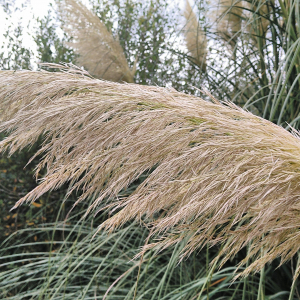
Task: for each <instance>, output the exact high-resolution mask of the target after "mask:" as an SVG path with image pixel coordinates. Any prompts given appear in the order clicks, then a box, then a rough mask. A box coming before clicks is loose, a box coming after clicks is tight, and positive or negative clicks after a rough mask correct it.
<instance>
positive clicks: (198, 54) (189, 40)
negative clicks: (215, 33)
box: [184, 0, 207, 71]
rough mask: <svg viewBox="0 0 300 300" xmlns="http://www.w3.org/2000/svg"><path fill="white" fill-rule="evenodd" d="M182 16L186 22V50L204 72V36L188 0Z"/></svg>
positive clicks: (205, 42) (205, 50)
mask: <svg viewBox="0 0 300 300" xmlns="http://www.w3.org/2000/svg"><path fill="white" fill-rule="evenodd" d="M184 16H185V18H186V21H187V29H186V31H185V40H186V45H187V48H188V50H189V52H190V54H191V56H192V57H193V58H194V60H195V63H196V64H197V65H198V66H199V67H201V69H202V70H203V71H205V70H206V56H207V40H206V35H205V33H204V32H203V30H202V28H201V26H200V24H199V22H198V21H197V17H196V15H195V13H194V11H193V9H192V7H191V5H190V3H189V1H188V0H186V4H185V11H184Z"/></svg>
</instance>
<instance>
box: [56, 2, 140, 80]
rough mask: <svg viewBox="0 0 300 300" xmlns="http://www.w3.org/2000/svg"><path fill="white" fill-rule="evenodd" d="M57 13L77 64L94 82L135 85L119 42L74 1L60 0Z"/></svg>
mask: <svg viewBox="0 0 300 300" xmlns="http://www.w3.org/2000/svg"><path fill="white" fill-rule="evenodd" d="M59 13H60V15H61V18H62V19H63V20H64V24H65V25H64V30H65V31H66V32H67V33H68V34H69V35H70V36H72V37H73V38H74V41H73V42H70V43H68V45H70V46H71V47H73V48H74V49H75V50H76V52H77V53H78V54H79V58H78V64H80V65H82V66H84V67H85V68H86V69H87V70H88V71H89V73H90V74H92V75H93V76H95V77H97V78H102V79H105V80H110V81H116V82H120V81H126V82H134V80H133V77H134V73H135V67H133V69H132V70H130V68H129V66H128V62H127V60H126V58H125V55H124V51H123V49H122V47H121V45H120V43H119V41H118V40H116V39H115V38H114V37H113V36H112V34H111V32H109V31H108V30H107V28H106V26H105V25H104V24H103V22H101V20H100V19H99V18H98V17H97V16H96V15H95V14H94V13H92V12H91V11H89V10H88V9H87V8H86V7H85V6H84V5H83V4H82V3H81V2H79V1H77V0H63V2H62V3H60V4H59Z"/></svg>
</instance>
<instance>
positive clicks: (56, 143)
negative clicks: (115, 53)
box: [0, 70, 300, 274]
mask: <svg viewBox="0 0 300 300" xmlns="http://www.w3.org/2000/svg"><path fill="white" fill-rule="evenodd" d="M71 71H72V70H69V73H68V72H64V73H49V72H32V71H17V72H13V71H2V72H0V79H1V81H0V82H1V84H0V99H1V126H0V130H1V131H7V132H8V133H9V135H8V137H7V138H6V139H5V140H4V141H2V142H1V143H0V148H1V151H5V150H9V152H10V153H14V152H16V151H18V150H19V149H22V148H24V147H26V146H28V145H32V144H33V143H34V142H35V141H37V139H38V138H39V137H40V136H41V135H42V136H44V142H43V147H42V148H41V149H40V151H39V152H38V153H37V155H39V154H41V153H44V156H43V157H42V159H41V162H40V164H39V165H38V166H37V171H36V172H37V175H38V173H39V172H40V170H41V169H45V170H46V175H45V176H44V178H43V179H42V180H41V182H40V184H39V186H38V187H37V188H35V189H34V190H33V191H31V192H30V193H28V194H27V195H26V196H25V197H24V198H22V199H20V200H19V201H18V202H17V203H16V205H15V207H17V206H19V205H21V204H22V203H25V202H26V203H29V202H32V201H35V200H36V199H38V198H39V197H40V196H41V195H43V194H44V193H45V192H47V191H49V190H52V189H56V188H58V187H60V186H61V185H63V184H64V183H68V184H69V193H71V192H72V191H74V190H80V197H79V198H78V201H77V202H80V201H84V200H85V199H92V200H93V201H92V205H91V206H90V207H89V209H88V210H87V211H86V214H88V213H91V212H97V211H99V210H104V209H106V210H109V211H110V212H111V213H112V216H111V217H110V218H109V219H108V220H106V221H105V222H104V223H102V224H99V230H100V229H102V228H105V229H114V228H116V227H118V226H121V225H123V224H125V223H126V222H127V221H129V220H130V219H137V220H143V221H142V222H143V223H144V222H146V223H148V225H149V226H150V228H151V235H157V236H159V237H161V239H160V240H158V242H157V243H155V244H150V245H145V247H144V250H146V249H149V248H153V247H156V248H164V247H168V246H169V245H171V244H175V243H178V242H180V241H182V240H184V241H185V243H186V246H185V248H184V249H183V250H182V255H183V256H185V255H188V254H190V253H191V252H193V251H195V250H196V249H198V248H201V247H203V246H204V245H205V244H207V243H208V244H209V245H215V244H221V245H222V247H221V249H222V250H221V254H222V255H224V260H223V262H224V261H226V260H227V259H228V258H230V257H231V256H233V255H235V254H236V253H237V252H238V251H239V250H240V249H242V248H243V247H245V246H247V245H248V246H249V249H248V257H246V258H245V260H244V261H242V262H241V264H243V263H245V262H246V261H248V260H249V258H250V257H252V258H256V260H255V261H254V262H253V263H252V264H250V265H249V266H248V267H247V268H246V269H245V271H244V272H243V274H248V273H249V272H250V271H253V270H254V271H255V270H259V269H260V268H262V267H263V266H264V265H265V264H266V263H268V262H270V261H272V260H273V259H275V258H276V257H278V256H280V257H281V259H282V261H286V260H288V259H290V258H291V257H292V256H293V255H294V254H295V253H296V252H297V251H298V250H299V248H300V246H299V242H298V241H299V237H300V232H299V224H300V218H299V210H300V201H299V192H300V188H299V180H300V141H299V138H298V136H297V135H296V134H292V133H289V132H288V131H286V130H284V129H283V128H281V127H278V126H277V125H274V124H273V123H271V122H269V121H266V120H264V119H262V118H259V117H257V116H254V115H252V114H251V113H249V112H246V111H244V110H242V109H240V108H238V107H236V106H234V105H233V104H231V103H226V104H221V103H219V102H218V101H217V100H214V103H211V102H207V101H204V100H202V99H201V98H198V97H194V96H191V95H186V94H184V93H179V92H177V91H175V90H174V89H167V88H160V87H151V86H148V87H147V86H140V85H135V84H118V83H112V82H107V81H100V80H97V79H93V78H90V77H88V76H85V75H84V74H83V73H80V72H79V71H78V74H76V71H74V70H73V71H74V72H73V74H71V73H70V72H71ZM145 174H147V178H146V179H145V180H144V181H142V182H141V183H140V184H139V185H138V187H137V188H136V189H135V190H134V192H132V193H130V194H129V195H128V193H126V189H127V188H128V187H130V185H131V184H132V183H136V182H137V179H139V178H140V177H141V176H142V175H143V176H144V175H145ZM75 205H76V203H75ZM142 217H143V219H142ZM298 273H299V270H298ZM296 274H297V273H296Z"/></svg>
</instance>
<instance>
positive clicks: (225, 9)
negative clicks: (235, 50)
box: [208, 0, 243, 47]
mask: <svg viewBox="0 0 300 300" xmlns="http://www.w3.org/2000/svg"><path fill="white" fill-rule="evenodd" d="M216 1H217V3H215V2H216ZM211 2H212V3H211V4H212V6H213V7H215V9H212V10H210V11H209V16H208V17H209V18H210V19H211V22H212V23H215V24H216V33H217V34H218V35H219V36H220V37H222V38H223V39H224V40H226V41H229V43H230V44H231V45H232V46H233V47H234V43H233V40H234V38H235V35H236V34H237V33H239V32H240V30H241V24H242V18H241V16H242V12H243V3H242V2H241V1H237V0H212V1H211Z"/></svg>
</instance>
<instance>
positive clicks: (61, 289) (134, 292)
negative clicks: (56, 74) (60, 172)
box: [0, 0, 300, 299]
mask: <svg viewBox="0 0 300 300" xmlns="http://www.w3.org/2000/svg"><path fill="white" fill-rule="evenodd" d="M2 2H3V3H2V5H3V7H4V8H5V10H6V11H7V12H8V13H9V14H13V13H14V6H13V5H9V2H7V3H6V2H5V1H2ZM299 5H300V4H299V2H298V1H297V0H289V1H287V0H286V1H285V0H278V1H277V0H276V1H275V0H274V1H273V0H266V1H260V0H257V1H233V2H231V1H224V2H223V5H221V6H220V5H218V2H215V3H214V2H210V3H208V2H205V1H203V0H199V1H195V3H194V5H192V9H193V11H194V13H195V15H196V17H197V23H196V24H197V28H194V27H193V26H192V25H193V24H192V23H191V22H192V21H191V19H189V17H187V19H184V17H183V16H182V15H183V13H182V11H180V10H179V7H178V6H176V5H173V4H172V3H170V2H169V1H166V0H152V1H150V0H149V1H142V0H141V1H139V0H137V1H130V0H123V1H121V0H120V1H118V0H103V1H101V0H98V1H97V0H94V1H91V6H92V8H93V11H94V12H95V14H97V16H98V17H99V18H100V19H101V20H102V22H104V24H105V26H106V28H107V29H108V31H109V32H111V33H112V35H113V36H114V37H115V38H116V37H117V36H118V40H119V43H120V45H121V47H122V49H123V51H124V55H125V58H126V60H127V63H128V66H129V68H133V66H134V64H135V62H136V72H135V73H134V81H135V82H136V83H139V84H145V85H158V86H169V87H173V88H175V89H177V90H180V91H184V92H186V93H193V94H196V95H199V94H200V92H199V89H203V87H204V88H205V89H206V90H208V91H209V92H210V93H211V94H213V95H214V96H215V97H216V98H218V99H219V100H221V101H228V100H231V101H233V102H235V103H237V104H238V105H240V106H243V107H244V108H245V109H248V110H250V111H251V112H253V113H254V114H256V115H259V116H262V117H263V118H266V119H268V120H270V121H272V122H274V123H276V124H278V125H281V126H283V127H288V124H290V125H292V126H294V127H295V128H296V129H299V120H300V102H299V99H300V97H299V83H300V75H299V74H300V72H299V68H300V67H299V66H300V64H299V59H300V54H299V53H300V31H299V24H300V13H299V11H300V9H299ZM189 15H190V16H191V12H189ZM59 16H61V15H59V14H57V10H56V6H54V7H49V14H48V15H47V16H45V17H44V18H43V19H39V20H38V26H37V28H36V32H35V33H34V34H33V39H34V41H35V43H36V45H37V57H38V59H39V60H40V61H41V62H55V63H57V62H66V63H69V62H73V63H76V61H77V60H78V55H79V54H78V53H77V52H76V51H74V49H72V48H71V46H70V44H68V42H69V43H72V36H70V34H68V33H64V34H63V35H59V34H58V33H57V32H58V31H57V28H58V27H59V26H60V24H61V23H60V22H62V23H64V22H66V19H63V20H59ZM23 30H24V28H22V26H18V27H17V28H16V29H13V28H11V29H10V30H9V31H8V32H6V33H5V35H6V38H7V44H5V46H3V47H4V48H3V52H2V53H0V66H1V69H28V68H31V67H32V61H33V59H35V58H34V54H33V52H32V50H31V49H26V47H24V45H23V44H22V32H23ZM193 30H194V31H193ZM189 32H192V33H196V34H197V35H198V39H197V40H196V41H195V42H190V44H191V45H194V47H196V49H198V48H197V47H199V45H201V47H202V48H201V49H202V50H201V51H193V49H191V48H188V47H187V45H188V44H189V43H188V41H187V40H186V39H188V35H187V33H189ZM199 37H200V38H199ZM203 47H205V49H206V50H205V51H203ZM5 48H6V49H7V50H6V49H5ZM199 49H200V48H199ZM199 49H198V50H199ZM199 52H201V53H200V54H201V55H200V58H199V55H198V56H197V55H196V54H199ZM195 53H196V54H195ZM204 56H205V67H204V59H203V57H204ZM202 96H203V97H204V98H208V97H207V96H206V95H202ZM2 138H3V137H2ZM36 147H38V144H37V145H34V146H33V147H32V148H30V149H26V151H22V153H21V154H18V155H14V156H12V157H7V156H5V155H4V156H2V157H1V170H0V172H1V173H0V206H1V208H2V209H1V217H0V222H1V223H0V232H1V233H3V234H2V236H0V243H2V244H1V247H0V248H1V250H0V251H1V255H0V256H1V260H0V265H1V271H0V295H1V297H2V298H4V299H6V298H7V299H69V298H70V299H71V298H73V299H74V298H75V299H102V297H103V296H104V295H106V292H107V291H108V293H107V295H106V299H288V298H289V299H300V295H299V292H300V291H299V288H298V285H297V283H294V285H293V288H291V286H292V278H293V275H294V270H295V268H296V264H297V257H295V258H294V259H293V260H292V261H290V262H289V263H286V264H284V265H282V266H280V267H279V268H277V267H278V265H279V261H277V260H275V261H274V262H273V263H272V264H271V265H268V266H266V267H265V268H264V269H263V270H262V271H261V272H260V273H259V274H253V275H250V276H248V277H247V278H245V279H239V280H237V281H235V282H234V283H231V280H232V278H233V276H234V270H235V265H236V264H237V263H238V262H239V261H240V260H241V259H243V258H244V257H245V255H246V253H247V249H244V251H241V253H239V254H238V255H237V256H236V258H235V259H233V260H232V261H229V262H227V264H226V265H225V266H224V267H223V268H222V269H221V270H217V269H216V268H214V267H212V268H211V266H210V265H209V263H210V262H211V261H212V259H213V258H214V257H215V256H216V255H217V253H218V251H219V249H218V247H214V248H210V249H208V248H206V249H203V250H201V251H200V252H198V253H194V254H192V255H191V256H190V257H189V258H188V259H187V260H184V261H182V262H181V263H180V264H179V265H178V264H177V263H178V260H177V259H178V256H179V253H180V250H181V249H182V247H183V246H184V245H183V244H182V245H178V246H177V247H173V248H171V249H168V250H165V251H163V252H161V253H155V252H149V253H147V254H146V255H145V257H144V262H143V264H140V261H136V260H131V259H132V258H133V256H134V255H135V254H136V253H137V252H138V249H139V247H141V246H142V245H144V243H145V238H146V237H147V235H148V230H147V229H145V228H141V227H140V226H139V224H136V223H134V222H130V223H128V224H126V225H125V226H124V227H123V228H122V229H121V230H118V231H117V232H115V233H113V234H110V235H107V234H106V233H100V234H99V235H97V236H96V238H95V239H93V240H92V239H91V236H92V234H93V230H94V229H95V228H96V227H97V225H98V224H100V223H101V222H102V221H103V220H105V218H106V217H107V216H106V215H105V214H102V215H98V216H97V217H96V218H92V217H91V218H87V219H85V220H81V218H80V216H81V214H80V211H82V210H83V209H84V206H85V205H86V206H87V205H88V204H82V206H80V207H77V209H76V210H75V211H74V212H73V213H72V214H71V216H70V217H69V218H68V220H65V217H66V215H67V212H68V211H69V208H70V207H71V205H72V203H73V201H74V199H75V198H77V197H78V194H77V195H71V197H69V198H68V200H66V201H65V202H64V204H63V205H61V202H62V201H61V200H63V199H64V196H65V193H66V191H67V187H64V188H61V189H60V190H58V191H55V192H52V193H49V194H47V195H46V196H44V198H42V199H41V200H40V202H38V203H36V204H35V206H30V207H25V206H23V207H21V208H18V210H17V211H12V212H9V209H10V208H11V207H12V205H13V203H14V202H15V201H16V200H18V199H19V198H20V197H21V196H22V195H24V194H26V193H27V192H28V191H30V190H31V189H32V188H33V187H35V185H36V182H35V179H34V178H33V177H32V174H33V168H34V166H35V163H36V161H37V160H38V158H37V160H36V161H33V162H32V163H31V164H30V165H29V166H27V167H26V169H23V167H24V166H25V165H26V163H27V161H28V160H29V158H30V157H31V156H32V155H33V153H35V150H36ZM136 184H138V182H137V183H136ZM132 189H134V186H133V187H132ZM1 233H0V234H1Z"/></svg>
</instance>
